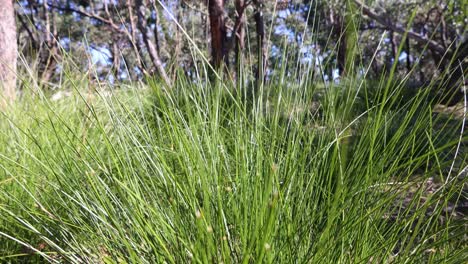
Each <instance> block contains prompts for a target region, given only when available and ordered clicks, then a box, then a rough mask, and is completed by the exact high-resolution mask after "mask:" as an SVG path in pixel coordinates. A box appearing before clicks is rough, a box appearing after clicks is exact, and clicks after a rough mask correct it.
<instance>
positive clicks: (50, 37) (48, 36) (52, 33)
mask: <svg viewBox="0 0 468 264" xmlns="http://www.w3.org/2000/svg"><path fill="white" fill-rule="evenodd" d="M42 9H43V12H44V23H45V28H44V35H45V44H46V47H45V48H46V50H45V51H44V52H43V54H44V57H43V58H42V63H41V64H42V67H43V68H41V71H40V77H41V81H43V82H48V81H49V80H50V79H51V78H52V76H53V74H54V71H55V68H56V66H57V59H58V46H57V41H56V39H55V37H56V36H57V28H56V25H55V16H54V14H53V13H52V12H50V11H49V5H48V3H47V1H43V3H42ZM51 15H52V17H51Z"/></svg>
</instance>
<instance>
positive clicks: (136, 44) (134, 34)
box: [126, 0, 147, 74]
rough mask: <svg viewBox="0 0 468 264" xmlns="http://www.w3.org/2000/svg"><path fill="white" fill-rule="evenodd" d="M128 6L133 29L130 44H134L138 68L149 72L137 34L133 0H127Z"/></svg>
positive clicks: (131, 28)
mask: <svg viewBox="0 0 468 264" xmlns="http://www.w3.org/2000/svg"><path fill="white" fill-rule="evenodd" d="M126 6H127V11H128V19H129V21H130V30H131V34H130V36H129V37H130V44H131V45H132V47H133V50H134V52H135V56H136V60H137V66H138V68H140V69H142V70H143V73H144V74H147V72H146V65H145V61H144V59H143V56H142V50H143V47H142V46H141V44H140V41H139V38H138V36H137V29H136V25H135V17H134V16H133V1H132V0H127V2H126Z"/></svg>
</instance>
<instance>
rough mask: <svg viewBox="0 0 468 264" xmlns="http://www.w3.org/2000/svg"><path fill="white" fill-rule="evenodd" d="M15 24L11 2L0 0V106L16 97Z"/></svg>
mask: <svg viewBox="0 0 468 264" xmlns="http://www.w3.org/2000/svg"><path fill="white" fill-rule="evenodd" d="M16 57H17V44H16V24H15V13H14V8H13V2H12V1H11V0H0V89H2V90H0V91H1V94H0V96H1V98H0V106H4V105H6V103H7V102H12V101H13V100H15V96H16Z"/></svg>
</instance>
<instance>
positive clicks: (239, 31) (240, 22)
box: [234, 0, 245, 65]
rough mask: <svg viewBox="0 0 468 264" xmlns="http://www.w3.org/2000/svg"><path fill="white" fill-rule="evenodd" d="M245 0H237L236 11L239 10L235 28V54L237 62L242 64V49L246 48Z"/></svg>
mask: <svg viewBox="0 0 468 264" xmlns="http://www.w3.org/2000/svg"><path fill="white" fill-rule="evenodd" d="M244 10H245V1H244V0H236V12H237V21H236V26H235V28H234V30H235V31H236V32H235V34H236V35H235V40H236V46H235V56H236V64H237V65H240V60H241V56H242V51H243V50H244V46H245V28H244V24H245V15H244Z"/></svg>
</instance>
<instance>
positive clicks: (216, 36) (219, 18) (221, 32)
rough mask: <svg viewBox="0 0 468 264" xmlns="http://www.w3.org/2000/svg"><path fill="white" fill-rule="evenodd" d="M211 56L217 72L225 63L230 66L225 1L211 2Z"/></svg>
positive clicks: (209, 9)
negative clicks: (222, 63)
mask: <svg viewBox="0 0 468 264" xmlns="http://www.w3.org/2000/svg"><path fill="white" fill-rule="evenodd" d="M208 12H209V16H210V31H211V56H212V64H213V67H214V68H215V69H216V70H217V69H219V67H220V66H221V62H222V61H224V62H225V63H226V65H228V64H229V63H228V62H229V60H228V56H227V34H226V32H227V31H226V26H225V23H224V22H225V21H224V0H209V1H208Z"/></svg>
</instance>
